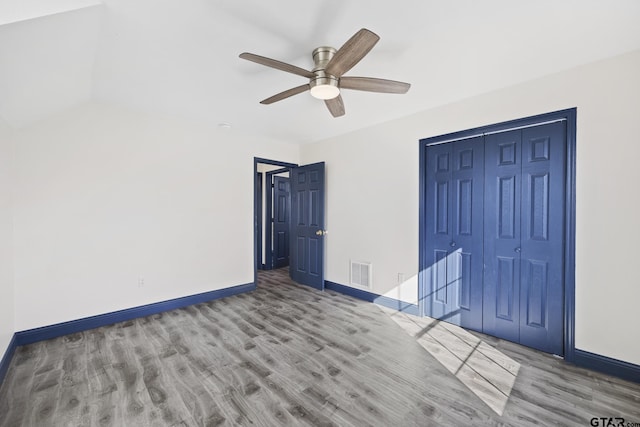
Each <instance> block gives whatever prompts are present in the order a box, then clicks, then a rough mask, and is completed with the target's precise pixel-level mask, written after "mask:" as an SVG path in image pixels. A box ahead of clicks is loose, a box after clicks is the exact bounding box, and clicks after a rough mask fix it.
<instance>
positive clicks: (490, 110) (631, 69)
mask: <svg viewBox="0 0 640 427" xmlns="http://www.w3.org/2000/svg"><path fill="white" fill-rule="evenodd" d="M638 76H640V51H636V52H633V53H630V54H626V55H623V56H619V57H616V58H612V59H609V60H606V61H603V62H598V63H593V64H589V65H586V66H582V67H579V68H576V69H572V70H569V71H565V72H562V73H559V74H555V75H552V76H549V77H546V78H543V79H539V80H535V81H532V82H529V83H525V84H521V85H517V86H514V87H510V88H507V89H504V90H500V91H495V92H492V93H488V94H485V95H482V96H478V97H475V98H471V99H468V100H464V101H461V102H458V103H454V104H451V105H447V106H443V107H441V108H436V109H432V110H428V111H424V112H422V113H419V114H416V115H413V116H410V117H407V118H404V119H400V120H396V121H392V122H389V123H386V124H382V125H378V126H375V127H372V128H368V129H363V130H360V131H357V132H353V133H351V134H347V135H343V136H340V137H336V138H332V139H329V140H327V141H323V142H320V143H316V144H313V145H307V146H303V148H302V151H301V163H302V164H304V163H311V162H315V161H323V160H324V161H326V168H327V228H328V230H329V235H328V236H327V240H326V244H327V258H326V279H327V280H330V281H333V282H337V283H341V284H345V285H348V283H349V269H348V265H349V259H350V258H355V259H359V260H363V261H370V262H372V263H373V280H374V283H373V291H374V292H376V293H379V294H387V295H389V296H392V297H395V298H400V299H402V300H405V301H408V302H416V300H417V280H416V278H415V276H416V274H417V272H418V161H419V159H418V140H419V139H420V138H426V137H431V136H436V135H441V134H445V133H449V132H455V131H460V130H465V129H469V128H473V127H477V126H483V125H489V124H493V123H498V122H503V121H506V120H511V119H517V118H521V117H527V116H531V115H536V114H540V113H546V112H550V111H555V110H560V109H565V108H571V107H577V108H578V117H577V122H578V123H577V126H578V128H577V196H576V198H577V213H576V217H577V226H576V227H577V231H576V234H577V235H576V245H577V249H576V348H579V349H582V350H587V351H591V352H594V353H597V354H601V355H604V356H608V357H613V358H617V359H621V360H624V361H628V362H631V363H636V364H640V339H638V338H639V337H640V336H639V335H638V331H637V326H636V325H637V322H638V309H637V305H638V301H640V270H638V269H637V268H635V265H636V264H637V255H638V253H639V252H638V247H637V245H638V242H640V227H638V226H637V218H638V212H639V211H640V191H638V188H637V183H638V182H640V168H638V167H637V162H638V159H639V158H640V143H639V142H638V139H639V135H640V120H638V112H640V78H638ZM373 96H375V97H376V99H379V101H378V102H380V103H381V105H384V95H372V102H374V101H375V99H373ZM377 97H379V98H377ZM347 119H348V118H347ZM399 272H402V273H404V274H405V277H406V279H407V282H406V283H405V284H404V285H402V286H397V281H398V273H399Z"/></svg>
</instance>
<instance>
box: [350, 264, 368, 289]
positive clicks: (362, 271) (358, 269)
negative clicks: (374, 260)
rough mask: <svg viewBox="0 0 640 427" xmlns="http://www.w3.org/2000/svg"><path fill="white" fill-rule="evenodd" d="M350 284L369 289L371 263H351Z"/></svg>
mask: <svg viewBox="0 0 640 427" xmlns="http://www.w3.org/2000/svg"><path fill="white" fill-rule="evenodd" d="M351 284H352V285H356V286H362V287H364V288H370V287H371V263H369V262H357V261H351Z"/></svg>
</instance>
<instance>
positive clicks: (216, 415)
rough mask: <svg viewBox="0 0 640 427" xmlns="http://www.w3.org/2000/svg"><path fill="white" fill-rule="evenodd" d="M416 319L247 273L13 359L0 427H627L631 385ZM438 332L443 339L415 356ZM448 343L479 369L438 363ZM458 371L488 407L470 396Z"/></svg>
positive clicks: (0, 391)
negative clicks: (217, 293)
mask: <svg viewBox="0 0 640 427" xmlns="http://www.w3.org/2000/svg"><path fill="white" fill-rule="evenodd" d="M420 322H423V323H420ZM424 322H425V320H424V319H418V318H412V317H411V316H405V315H401V316H400V315H399V314H398V313H397V312H392V311H388V310H386V309H383V308H381V307H378V306H376V305H374V304H370V303H366V302H363V301H359V300H356V299H353V298H350V297H347V296H344V295H341V294H338V293H335V292H331V291H325V292H318V291H315V290H313V289H311V288H308V287H304V286H299V285H296V284H294V283H292V282H291V281H290V280H289V278H288V276H287V271H286V270H276V271H272V272H261V274H260V280H259V284H258V289H257V290H256V291H254V292H251V293H248V294H242V295H236V296H233V297H229V298H225V299H222V300H216V301H211V302H208V303H203V304H197V305H194V306H190V307H187V308H184V309H179V310H173V311H169V312H165V313H162V314H158V315H154V316H148V317H144V318H140V319H136V320H134V321H128V322H122V323H118V324H115V325H112V326H107V327H102V328H97V329H93V330H90V331H86V332H83V333H77V334H73V335H68V336H64V337H60V338H57V339H53V340H49V341H43V342H39V343H35V344H31V345H27V346H23V347H19V348H18V350H17V351H16V354H15V356H14V358H13V361H12V363H11V366H10V368H9V372H8V373H7V376H6V379H5V381H4V383H3V384H2V386H1V387H0V426H3V427H5V426H6V427H17V426H118V427H120V426H136V427H137V426H236V425H241V426H244V425H247V426H248V425H251V426H280V425H292V426H293V425H295V426H297V425H301V426H304V425H308V426H468V425H500V426H525V425H544V426H547V425H562V426H572V425H575V426H588V425H590V424H589V420H590V419H591V418H592V417H624V418H625V420H626V421H627V422H638V423H640V385H638V384H634V383H629V382H625V381H622V380H619V379H616V378H611V377H608V376H605V375H601V374H598V373H594V372H591V371H587V370H584V369H580V368H576V367H574V366H571V365H568V364H566V363H564V361H562V360H559V359H557V358H554V357H552V356H549V355H546V354H544V353H540V352H537V351H535V350H531V349H528V348H525V347H521V346H519V345H517V344H512V343H509V342H506V341H501V340H498V339H496V338H492V337H488V336H485V335H482V334H475V333H473V334H472V333H468V332H463V333H460V332H456V331H453V332H451V331H450V330H449V329H448V326H447V325H435V324H432V323H429V321H428V320H427V321H426V322H427V323H424ZM436 326H437V327H438V328H440V327H442V328H444V329H434V328H436ZM447 331H449V332H451V333H452V334H453V335H454V336H455V337H457V338H456V339H459V341H455V343H453V341H452V343H453V344H451V345H449V346H448V345H445V346H444V347H443V349H441V350H440V349H438V348H435V347H428V345H432V344H433V342H434V341H437V342H443V341H447V339H448V338H447V334H448V333H449V332H447ZM464 333H466V334H468V335H464ZM464 343H467V344H468V345H469V346H471V347H473V348H474V349H475V350H468V349H465V347H464ZM445 344H446V343H445ZM453 346H455V347H457V348H459V349H460V351H462V352H463V353H461V354H469V355H470V354H472V353H473V352H474V351H477V352H479V353H481V354H480V355H481V358H480V359H477V360H476V361H475V362H473V361H471V359H470V358H469V360H467V356H464V357H462V356H455V357H457V358H458V359H459V361H460V362H458V365H452V364H451V360H453V359H451V357H452V356H451V355H448V353H447V352H448V351H450V349H451V348H452V347H453ZM471 347H470V348H471ZM465 352H466V353H465ZM440 353H442V354H445V355H446V357H445V358H444V359H443V358H441V357H439V354H440ZM498 353H500V354H501V355H503V356H504V358H503V356H500V355H498ZM451 354H454V353H451ZM436 356H438V357H436ZM487 358H489V359H491V360H494V362H495V363H493V364H491V363H488V362H487V360H486V359H487ZM439 359H440V360H439ZM516 365H518V367H517V369H516V368H515V367H516ZM483 369H485V370H488V371H487V372H483ZM461 373H462V374H461ZM474 375H477V376H483V377H486V378H489V379H491V381H492V382H493V383H496V384H497V385H498V386H497V388H498V389H499V390H502V391H501V393H502V394H504V399H503V401H501V402H498V403H495V402H494V401H491V400H490V399H486V398H484V397H483V396H484V395H483V394H482V393H483V392H482V391H480V392H478V390H473V384H476V383H477V384H481V383H480V382H478V381H474ZM501 375H506V376H504V377H501ZM470 387H471V388H470ZM494 394H495V391H494ZM500 413H501V415H500Z"/></svg>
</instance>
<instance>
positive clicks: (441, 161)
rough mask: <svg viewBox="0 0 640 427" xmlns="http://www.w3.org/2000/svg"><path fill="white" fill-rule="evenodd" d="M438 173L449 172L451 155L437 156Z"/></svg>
mask: <svg viewBox="0 0 640 427" xmlns="http://www.w3.org/2000/svg"><path fill="white" fill-rule="evenodd" d="M436 172H449V153H442V154H438V155H437V157H436Z"/></svg>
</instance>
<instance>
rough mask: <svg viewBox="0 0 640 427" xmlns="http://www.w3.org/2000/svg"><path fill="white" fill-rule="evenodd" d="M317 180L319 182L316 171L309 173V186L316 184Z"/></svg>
mask: <svg viewBox="0 0 640 427" xmlns="http://www.w3.org/2000/svg"><path fill="white" fill-rule="evenodd" d="M319 180H320V174H319V173H318V171H310V172H309V182H310V183H311V184H317V183H318V181H319Z"/></svg>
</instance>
